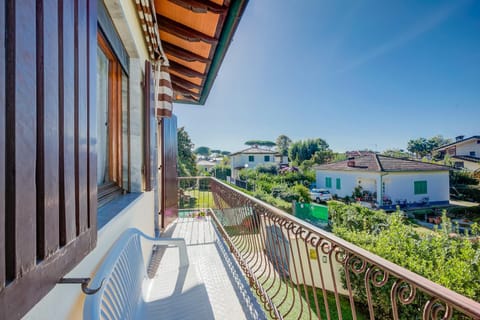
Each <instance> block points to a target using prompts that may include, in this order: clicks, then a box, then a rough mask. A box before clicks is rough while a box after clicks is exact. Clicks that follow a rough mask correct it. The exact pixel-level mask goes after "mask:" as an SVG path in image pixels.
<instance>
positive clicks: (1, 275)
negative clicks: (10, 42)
mask: <svg viewBox="0 0 480 320" xmlns="http://www.w3.org/2000/svg"><path fill="white" fill-rule="evenodd" d="M0 26H5V1H4V0H0ZM4 30H5V29H4ZM0 43H5V32H0ZM4 115H5V46H3V45H2V46H0V154H2V155H5V130H4V129H5V116H4ZM4 286H5V157H4V156H2V157H0V291H2V289H3V287H4ZM0 307H1V306H0Z"/></svg>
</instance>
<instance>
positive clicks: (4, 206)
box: [0, 0, 247, 319]
mask: <svg viewBox="0 0 480 320" xmlns="http://www.w3.org/2000/svg"><path fill="white" fill-rule="evenodd" d="M246 5H247V0H231V1H212V2H210V1H189V0H183V1H168V0H156V1H140V0H98V1H97V0H79V1H50V0H37V1H8V2H5V1H2V4H1V5H0V26H1V32H0V43H1V44H2V45H1V46H0V154H2V157H0V319H18V318H22V317H25V318H27V319H30V318H37V319H38V318H45V319H51V318H56V319H79V318H81V317H82V305H83V299H84V295H83V294H82V293H81V290H80V288H79V286H78V285H60V284H57V281H58V280H59V279H60V278H62V277H89V276H91V275H92V274H94V272H95V270H96V269H97V268H98V266H99V264H100V263H101V261H102V260H103V258H104V257H105V254H106V252H107V251H108V249H109V248H110V247H111V245H112V243H113V242H114V241H115V240H116V239H117V238H118V236H119V235H120V234H121V233H122V232H123V231H124V230H126V229H127V228H132V227H135V228H138V229H140V230H141V231H143V232H144V233H146V234H148V235H150V236H154V235H158V234H159V232H160V231H161V230H162V229H163V228H165V227H166V226H167V225H168V224H169V223H170V222H171V221H172V220H174V219H175V218H176V216H177V168H176V152H177V143H176V139H177V124H176V117H175V115H173V112H172V111H173V110H172V103H187V104H195V105H203V104H204V103H205V101H206V99H207V97H208V94H209V92H210V90H211V88H212V86H213V83H214V80H215V78H216V75H217V73H218V70H219V68H220V66H221V64H222V61H223V59H224V56H225V54H226V52H227V49H228V47H229V44H230V42H231V40H232V38H233V34H234V32H235V30H236V28H237V26H238V24H239V22H240V19H241V17H242V15H243V11H244V10H245V7H246Z"/></svg>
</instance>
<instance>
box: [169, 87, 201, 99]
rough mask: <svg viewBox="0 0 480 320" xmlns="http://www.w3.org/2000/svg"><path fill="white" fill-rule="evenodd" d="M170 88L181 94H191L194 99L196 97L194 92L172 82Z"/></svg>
mask: <svg viewBox="0 0 480 320" xmlns="http://www.w3.org/2000/svg"><path fill="white" fill-rule="evenodd" d="M172 89H173V90H174V91H175V92H176V93H180V94H182V95H183V96H191V97H193V98H195V99H198V94H196V93H195V92H192V91H190V90H188V89H186V88H184V87H182V86H180V85H178V84H176V83H172Z"/></svg>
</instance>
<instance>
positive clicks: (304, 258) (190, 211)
mask: <svg viewBox="0 0 480 320" xmlns="http://www.w3.org/2000/svg"><path fill="white" fill-rule="evenodd" d="M204 216H206V217H204ZM205 223H208V224H205ZM188 225H189V226H190V227H188V228H186V226H188ZM202 225H203V226H209V228H210V227H213V229H214V230H211V232H210V234H212V232H213V233H217V234H220V235H221V237H222V238H223V242H222V243H226V245H227V247H228V248H229V250H230V251H231V253H232V254H233V256H234V257H235V260H236V262H237V264H236V265H237V266H239V267H240V268H241V270H242V271H243V275H244V276H245V278H246V279H247V281H248V283H249V285H250V287H251V289H252V291H253V292H254V293H255V295H256V297H257V299H258V302H259V304H260V305H261V306H262V308H263V310H264V311H265V313H266V314H267V315H269V317H271V318H275V319H310V318H318V319H480V304H479V303H477V302H475V301H473V300H471V299H468V298H466V297H464V296H462V295H460V294H458V293H455V292H453V291H451V290H449V289H446V288H445V287H442V286H440V285H438V284H436V283H434V282H432V281H429V280H427V279H425V278H423V277H421V276H419V275H417V274H415V273H413V272H411V271H409V270H406V269H404V268H402V267H400V266H398V265H396V264H394V263H391V262H389V261H387V260H385V259H383V258H380V257H378V256H376V255H374V254H372V253H370V252H368V251H366V250H364V249H362V248H359V247H357V246H355V245H353V244H351V243H349V242H347V241H345V240H342V239H340V238H338V237H336V236H335V235H333V234H331V233H329V232H326V231H324V230H322V229H320V228H317V227H315V226H313V225H311V224H309V223H307V222H304V221H302V220H300V219H298V218H296V217H294V216H292V215H289V214H287V213H285V212H283V211H281V210H279V209H277V208H275V207H272V206H270V205H268V204H266V203H264V202H262V201H259V200H257V199H255V198H253V197H251V196H249V195H247V194H245V193H242V192H241V191H239V190H237V189H235V188H233V187H231V186H229V185H227V184H225V183H223V182H220V181H219V180H216V179H214V178H208V177H201V178H200V177H198V178H179V219H178V220H177V221H176V222H175V223H174V224H173V225H172V226H171V227H169V228H168V229H167V231H166V232H167V233H170V234H171V235H174V236H184V237H186V238H187V243H190V244H191V245H192V248H193V246H194V245H195V244H200V243H194V242H198V241H200V242H202V241H203V240H201V239H206V238H202V237H201V236H199V234H198V232H197V233H196V234H195V233H192V232H194V231H192V230H199V229H198V227H199V226H202ZM196 228H197V229H196ZM182 230H183V231H182ZM214 231H215V232H214ZM182 233H183V234H182ZM202 234H203V233H200V235H202ZM192 235H193V236H192ZM208 242H209V241H206V243H208ZM196 247H197V248H196V249H192V250H202V249H200V248H198V246H196ZM189 250H190V249H189ZM199 252H200V251H197V254H199ZM228 256H229V255H226V256H222V258H221V259H225V257H227V258H228ZM226 264H228V263H226ZM380 306H381V307H380ZM212 308H213V307H212ZM385 310H387V312H386V311H385Z"/></svg>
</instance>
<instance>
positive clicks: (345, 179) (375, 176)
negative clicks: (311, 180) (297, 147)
mask: <svg viewBox="0 0 480 320" xmlns="http://www.w3.org/2000/svg"><path fill="white" fill-rule="evenodd" d="M380 175H381V176H382V177H381V180H380ZM316 177H317V188H323V189H327V190H329V191H330V193H332V194H336V195H338V196H339V197H345V196H351V195H352V192H353V189H354V188H355V187H356V186H357V185H358V181H359V180H361V181H362V182H361V184H360V185H362V187H363V189H364V190H369V191H371V192H377V194H378V195H380V194H382V196H387V197H388V198H390V199H391V200H392V201H393V203H395V202H396V201H397V200H403V199H406V200H407V202H421V201H422V199H423V198H425V197H428V198H429V201H431V202H432V201H448V200H449V175H448V171H434V172H406V173H402V172H399V173H395V172H389V173H385V172H382V173H380V172H372V173H368V172H342V171H320V170H317V174H316ZM325 177H330V178H332V187H331V188H327V187H326V185H325ZM337 178H340V179H341V189H340V190H338V189H336V179H337ZM380 181H382V182H383V183H385V190H384V192H382V191H381V184H380ZM414 181H427V194H418V195H416V194H415V192H414Z"/></svg>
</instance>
